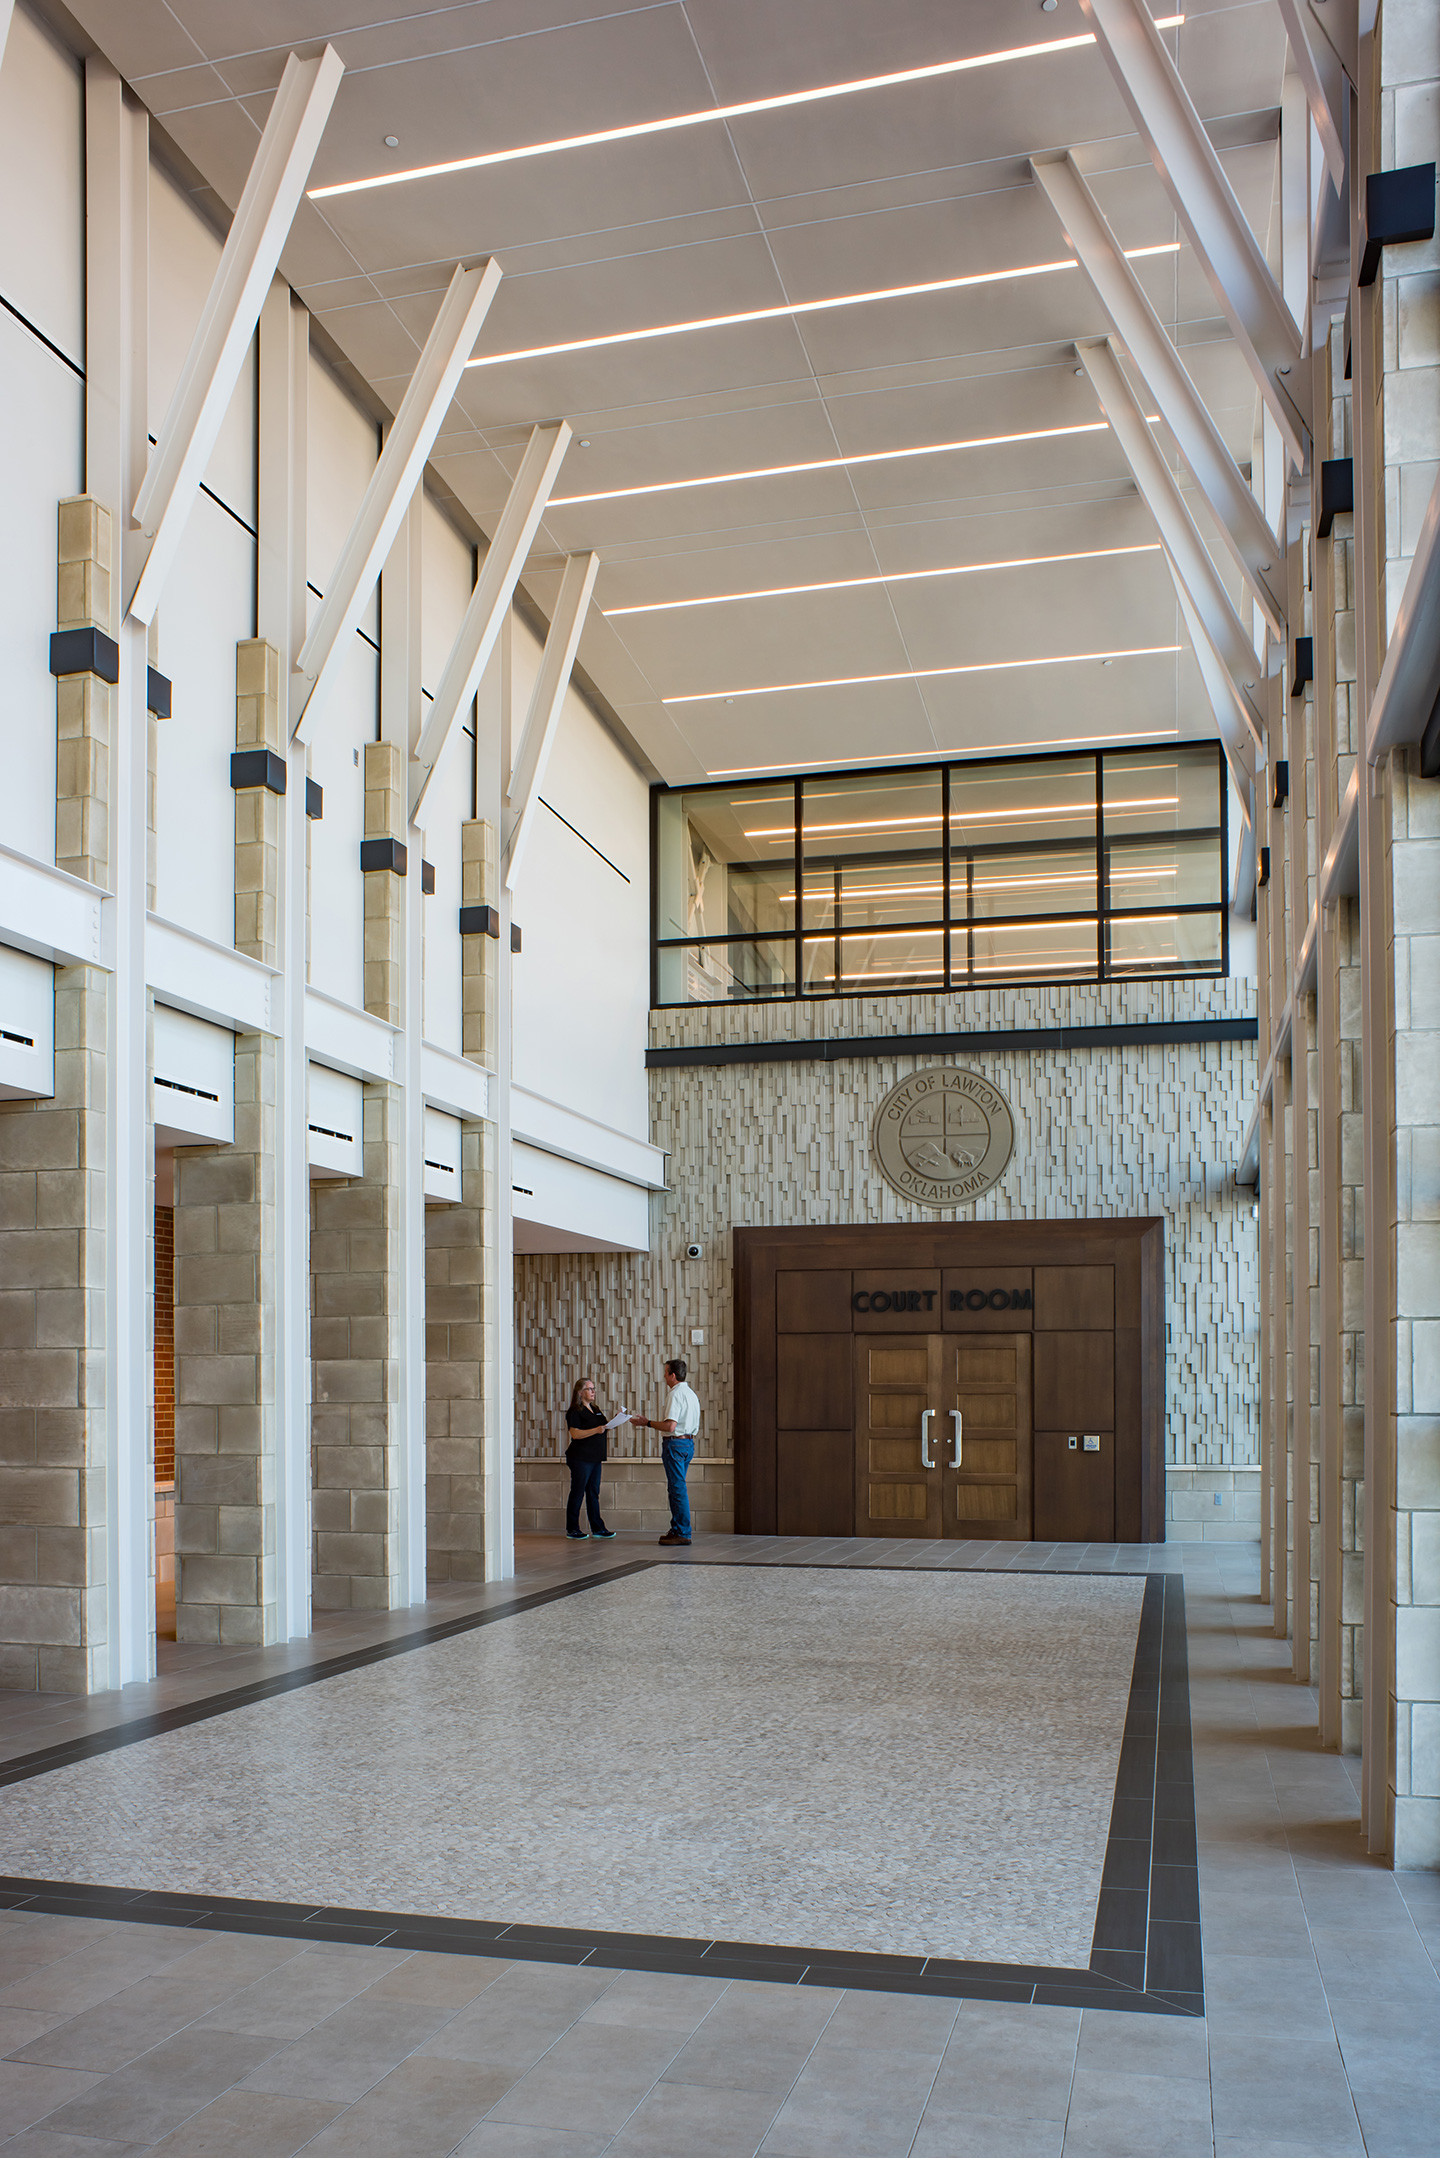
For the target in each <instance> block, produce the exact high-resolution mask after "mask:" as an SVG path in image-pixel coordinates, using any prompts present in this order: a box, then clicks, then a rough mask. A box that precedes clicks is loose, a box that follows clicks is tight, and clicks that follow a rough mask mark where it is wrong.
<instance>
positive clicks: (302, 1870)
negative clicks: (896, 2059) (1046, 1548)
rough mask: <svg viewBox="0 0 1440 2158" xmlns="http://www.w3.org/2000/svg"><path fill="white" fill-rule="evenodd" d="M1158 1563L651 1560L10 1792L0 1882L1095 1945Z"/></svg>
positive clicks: (718, 1930)
mask: <svg viewBox="0 0 1440 2158" xmlns="http://www.w3.org/2000/svg"><path fill="white" fill-rule="evenodd" d="M1144 1586H1145V1584H1144V1581H1143V1579H1141V1578H1139V1577H1136V1576H1128V1577H1123V1578H1116V1577H1114V1576H1110V1577H1106V1576H1098V1577H1097V1576H1089V1575H1079V1576H1077V1575H1073V1574H1052V1575H1050V1576H1048V1577H1045V1578H1040V1579H1037V1578H1036V1577H1035V1576H1017V1575H1014V1574H1011V1573H975V1572H970V1573H964V1574H960V1573H956V1572H954V1571H953V1570H952V1571H946V1572H929V1571H926V1572H918V1571H916V1570H915V1569H913V1568H911V1569H903V1570H901V1569H890V1568H885V1569H863V1570H862V1569H848V1568H847V1569H829V1568H820V1567H810V1568H798V1567H797V1568H790V1567H786V1568H783V1569H776V1568H769V1567H734V1566H705V1565H699V1566H697V1565H694V1564H689V1565H686V1566H683V1567H675V1566H656V1567H654V1568H653V1569H652V1570H650V1571H648V1572H642V1573H638V1574H632V1575H630V1576H629V1577H628V1578H626V1579H623V1580H615V1581H608V1582H602V1583H601V1584H600V1585H599V1586H597V1587H595V1588H593V1589H589V1590H587V1591H586V1593H585V1594H584V1595H581V1596H568V1597H565V1598H564V1599H563V1600H560V1601H558V1602H552V1603H548V1604H545V1605H544V1606H542V1607H541V1608H539V1609H535V1610H530V1611H527V1612H525V1613H523V1614H521V1615H517V1616H515V1617H514V1618H512V1619H510V1620H508V1621H507V1622H506V1623H505V1624H503V1625H495V1626H486V1627H483V1628H481V1629H479V1630H477V1631H473V1632H466V1633H461V1634H458V1635H455V1636H453V1637H452V1638H451V1639H449V1640H446V1641H441V1642H438V1643H435V1644H434V1645H432V1646H429V1647H424V1648H418V1649H415V1650H413V1651H411V1652H410V1653H409V1654H407V1655H404V1656H400V1657H396V1658H394V1659H392V1660H389V1661H386V1662H382V1663H377V1664H370V1665H367V1666H364V1667H362V1668H361V1669H359V1670H354V1671H349V1672H346V1673H344V1674H342V1675H340V1676H338V1677H335V1678H332V1679H330V1680H328V1681H327V1682H326V1683H325V1684H324V1685H323V1686H320V1687H307V1688H304V1689H303V1690H300V1691H296V1692H291V1693H287V1694H283V1695H281V1696H279V1697H278V1698H275V1699H270V1700H266V1701H263V1702H258V1703H255V1704H253V1705H251V1706H248V1707H243V1708H237V1709H235V1710H233V1711H232V1712H231V1713H229V1714H227V1715H223V1716H217V1717H214V1718H212V1719H210V1720H208V1721H205V1722H201V1723H192V1724H190V1725H188V1726H186V1727H184V1728H182V1729H178V1730H172V1731H169V1732H166V1733H163V1734H160V1735H156V1736H154V1737H150V1738H147V1739H145V1740H144V1741H143V1742H141V1743H139V1744H136V1745H132V1746H127V1747H124V1748H121V1749H119V1750H116V1751H113V1752H109V1753H105V1754H103V1755H101V1756H99V1757H98V1758H93V1759H90V1760H85V1761H81V1762H77V1763H75V1764H73V1765H71V1766H68V1767H60V1768H55V1769H53V1770H51V1771H50V1772H49V1773H47V1774H45V1775H42V1776H37V1777H35V1778H34V1779H33V1780H31V1781H29V1782H23V1783H16V1784H13V1785H11V1786H10V1787H9V1788H8V1789H5V1790H3V1791H0V1875H6V1876H23V1877H24V1878H26V1879H32V1880H46V1881H67V1882H69V1881H75V1882H93V1883H100V1884H102V1885H103V1884H114V1885H124V1886H126V1887H130V1888H144V1889H158V1890H171V1891H182V1890H191V1891H199V1892H202V1893H209V1894H212V1895H213V1894H214V1893H216V1892H217V1891H221V1890H223V1891H224V1892H226V1893H228V1894H230V1895H233V1896H244V1897H251V1898H258V1899H267V1900H273V1901H278V1902H286V1903H305V1902H313V1903H318V1904H324V1905H331V1906H336V1907H339V1908H341V1909H349V1910H372V1911H373V1910H378V1911H394V1912H407V1913H417V1914H418V1913H424V1914H428V1915H438V1916H450V1917H456V1918H475V1919H486V1920H495V1921H499V1922H502V1923H508V1924H512V1925H524V1924H529V1925H546V1926H571V1927H583V1928H586V1929H595V1930H598V1931H615V1930H623V1931H627V1932H631V1933H644V1934H659V1935H665V1936H670V1937H673V1938H682V1939H683V1938H688V1937H693V1936H700V1937H703V1938H718V1939H720V1940H725V1941H735V1942H757V1943H763V1944H769V1945H773V1946H777V1947H779V1946H788V1945H791V1944H803V1945H804V1946H806V1947H809V1948H812V1949H815V1950H819V1951H824V1950H827V1949H830V1950H833V1949H839V1950H852V1951H868V1952H872V1953H881V1954H895V1955H911V1956H944V1957H957V1958H963V1959H966V1960H970V1961H977V1962H979V1961H991V1962H998V1963H1020V1964H1038V1965H1047V1966H1056V1967H1064V1968H1078V1969H1080V1970H1083V1969H1084V1968H1085V1967H1086V1965H1087V1964H1088V1961H1089V1957H1090V1949H1091V1942H1092V1938H1093V1935H1094V1931H1095V1913H1096V1902H1097V1898H1098V1895H1099V1891H1100V1885H1101V1875H1102V1872H1103V1870H1104V1865H1105V1854H1106V1842H1107V1838H1108V1835H1109V1832H1110V1819H1111V1808H1112V1800H1113V1796H1114V1791H1115V1779H1116V1770H1117V1766H1118V1763H1119V1758H1120V1746H1121V1740H1122V1738H1123V1735H1124V1730H1125V1721H1126V1709H1127V1704H1128V1701H1129V1696H1130V1684H1131V1676H1132V1671H1133V1668H1134V1662H1135V1644H1136V1629H1137V1625H1138V1622H1139V1617H1140V1606H1141V1600H1142V1596H1143V1592H1144ZM657 1768H663V1774H661V1775H660V1776H657V1773H656V1771H657ZM157 1820H158V1821H165V1822H166V1823H167V1824H168V1828H169V1833H168V1836H167V1837H166V1838H165V1839H163V1840H161V1841H158V1842H157V1839H156V1837H155V1834H154V1824H155V1822H156V1821H157ZM277 1822H283V1824H284V1832H283V1834H282V1835H279V1836H277V1834H276V1824H277ZM381 1823H383V1824H384V1826H383V1828H381V1827H380V1826H379V1824H381ZM1147 1864H1148V1858H1147Z"/></svg>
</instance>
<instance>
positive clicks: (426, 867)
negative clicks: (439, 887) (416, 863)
mask: <svg viewBox="0 0 1440 2158" xmlns="http://www.w3.org/2000/svg"><path fill="white" fill-rule="evenodd" d="M420 889H421V891H422V892H433V891H434V889H435V864H434V863H433V862H422V863H421V864H420Z"/></svg>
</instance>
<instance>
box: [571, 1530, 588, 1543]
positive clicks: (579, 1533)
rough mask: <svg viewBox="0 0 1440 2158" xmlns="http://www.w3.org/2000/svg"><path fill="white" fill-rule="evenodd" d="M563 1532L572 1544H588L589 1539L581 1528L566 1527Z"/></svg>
mask: <svg viewBox="0 0 1440 2158" xmlns="http://www.w3.org/2000/svg"><path fill="white" fill-rule="evenodd" d="M565 1534H566V1535H567V1536H568V1537H569V1539H570V1541H571V1543H572V1544H588V1543H589V1541H590V1539H589V1537H588V1536H587V1535H586V1534H585V1531H584V1530H583V1529H567V1530H566V1531H565Z"/></svg>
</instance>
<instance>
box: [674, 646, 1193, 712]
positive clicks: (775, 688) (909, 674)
mask: <svg viewBox="0 0 1440 2158" xmlns="http://www.w3.org/2000/svg"><path fill="white" fill-rule="evenodd" d="M1183 650H1184V646H1183V645H1178V644H1142V645H1132V646H1130V647H1128V648H1127V649H1126V650H1124V651H1120V652H1054V653H1050V654H1047V655H1046V657H1045V658H1043V659H986V660H979V661H972V662H971V663H970V664H969V665H968V666H964V667H901V668H899V669H898V670H897V671H896V672H895V673H893V674H837V675H831V676H828V677H826V679H824V680H823V681H816V682H761V683H757V684H756V685H754V686H753V687H751V688H748V689H702V690H695V691H692V692H691V693H690V694H689V695H687V696H684V697H662V698H661V699H660V702H661V703H662V704H721V703H724V704H733V703H734V701H735V699H736V698H737V697H783V696H789V695H790V694H791V693H792V691H794V690H797V689H861V688H865V687H867V686H868V685H869V684H871V683H874V682H929V681H932V680H934V679H935V677H936V676H938V675H956V674H1008V673H1010V672H1012V671H1013V670H1014V669H1016V668H1019V667H1073V666H1078V665H1080V664H1082V663H1083V662H1084V661H1086V660H1095V659H1160V658H1162V657H1167V656H1168V655H1169V654H1170V653H1172V652H1181V651H1183Z"/></svg>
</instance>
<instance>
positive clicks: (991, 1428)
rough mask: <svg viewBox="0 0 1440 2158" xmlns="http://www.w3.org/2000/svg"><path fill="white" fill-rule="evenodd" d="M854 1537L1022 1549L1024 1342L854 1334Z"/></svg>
mask: <svg viewBox="0 0 1440 2158" xmlns="http://www.w3.org/2000/svg"><path fill="white" fill-rule="evenodd" d="M854 1357H855V1373H854V1379H855V1390H854V1402H855V1533H856V1535H857V1536H932V1537H933V1536H957V1537H959V1536H963V1537H987V1538H1000V1539H1004V1540H1009V1541H1014V1542H1023V1541H1025V1540H1027V1539H1028V1538H1029V1537H1030V1535H1031V1531H1032V1515H1033V1502H1032V1496H1031V1486H1032V1475H1033V1461H1034V1430H1033V1424H1032V1416H1031V1336H1030V1335H1029V1334H1021V1333H993V1334H992V1333H983V1334H981V1333H973V1334H972V1333H963V1334H959V1333H956V1334H879V1333H876V1334H857V1335H856V1336H855V1341H854Z"/></svg>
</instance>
